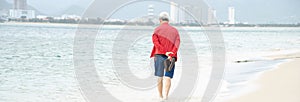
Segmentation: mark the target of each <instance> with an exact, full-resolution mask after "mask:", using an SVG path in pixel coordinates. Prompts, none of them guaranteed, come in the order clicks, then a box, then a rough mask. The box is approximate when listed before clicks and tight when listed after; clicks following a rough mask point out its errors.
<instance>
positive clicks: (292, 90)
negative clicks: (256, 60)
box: [226, 52, 300, 102]
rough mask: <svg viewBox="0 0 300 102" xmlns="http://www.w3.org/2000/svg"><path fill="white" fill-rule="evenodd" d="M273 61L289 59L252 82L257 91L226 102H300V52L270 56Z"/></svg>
mask: <svg viewBox="0 0 300 102" xmlns="http://www.w3.org/2000/svg"><path fill="white" fill-rule="evenodd" d="M268 58H270V59H272V60H281V59H288V60H289V61H287V62H284V63H282V64H280V65H278V66H276V67H275V68H272V69H270V70H267V71H264V72H263V73H261V75H259V76H258V77H257V79H254V80H252V81H250V84H252V85H256V86H257V89H256V90H253V91H251V92H249V93H245V94H242V95H239V96H237V97H234V98H231V99H228V100H226V102H300V97H299V96H300V87H299V86H300V80H299V78H300V73H299V72H300V64H299V63H300V52H299V53H291V54H283V55H274V56H268Z"/></svg>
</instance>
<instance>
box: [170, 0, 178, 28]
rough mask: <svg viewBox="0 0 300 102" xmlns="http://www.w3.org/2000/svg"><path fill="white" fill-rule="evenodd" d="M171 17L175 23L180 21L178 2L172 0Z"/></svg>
mask: <svg viewBox="0 0 300 102" xmlns="http://www.w3.org/2000/svg"><path fill="white" fill-rule="evenodd" d="M170 19H171V22H173V23H178V22H177V21H178V8H177V4H176V3H174V2H171V4H170Z"/></svg>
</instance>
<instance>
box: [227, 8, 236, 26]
mask: <svg viewBox="0 0 300 102" xmlns="http://www.w3.org/2000/svg"><path fill="white" fill-rule="evenodd" d="M228 20H229V22H228V23H229V24H235V9H234V7H229V8H228Z"/></svg>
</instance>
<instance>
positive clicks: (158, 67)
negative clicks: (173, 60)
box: [154, 54, 175, 78]
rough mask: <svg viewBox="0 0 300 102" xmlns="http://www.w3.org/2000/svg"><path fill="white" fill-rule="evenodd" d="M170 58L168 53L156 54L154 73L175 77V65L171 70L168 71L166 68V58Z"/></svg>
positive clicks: (159, 75)
mask: <svg viewBox="0 0 300 102" xmlns="http://www.w3.org/2000/svg"><path fill="white" fill-rule="evenodd" d="M166 59H168V57H167V56H166V55H159V54H158V55H155V57H154V67H155V72H154V75H155V76H158V77H163V75H164V74H165V76H167V77H170V78H173V75H174V70H175V65H174V66H173V68H172V69H171V71H169V72H166V71H165V69H164V60H166Z"/></svg>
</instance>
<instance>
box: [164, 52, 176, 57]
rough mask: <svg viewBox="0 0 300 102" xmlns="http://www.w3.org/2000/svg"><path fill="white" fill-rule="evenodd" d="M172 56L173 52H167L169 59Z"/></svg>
mask: <svg viewBox="0 0 300 102" xmlns="http://www.w3.org/2000/svg"><path fill="white" fill-rule="evenodd" d="M170 54H174V53H173V52H166V56H168V57H169V55H170Z"/></svg>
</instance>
